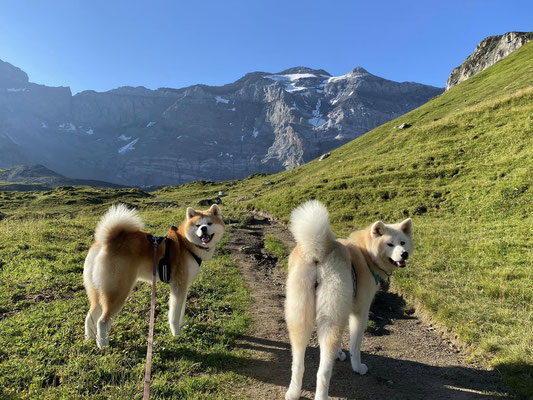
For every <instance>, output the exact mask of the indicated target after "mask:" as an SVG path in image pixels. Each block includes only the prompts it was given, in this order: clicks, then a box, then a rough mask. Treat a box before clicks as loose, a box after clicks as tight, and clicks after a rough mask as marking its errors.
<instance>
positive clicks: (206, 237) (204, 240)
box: [200, 233, 215, 243]
mask: <svg viewBox="0 0 533 400" xmlns="http://www.w3.org/2000/svg"><path fill="white" fill-rule="evenodd" d="M213 236H215V234H214V233H213V234H212V235H208V234H207V233H204V234H203V235H202V236H200V240H201V241H202V243H209V242H210V241H211V239H213Z"/></svg>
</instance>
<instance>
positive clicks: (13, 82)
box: [0, 60, 28, 88]
mask: <svg viewBox="0 0 533 400" xmlns="http://www.w3.org/2000/svg"><path fill="white" fill-rule="evenodd" d="M27 84H28V75H27V74H26V72H24V71H22V70H21V69H20V68H17V67H15V66H14V65H12V64H10V63H8V62H5V61H2V60H0V86H2V87H6V88H7V87H19V86H20V85H23V86H24V85H27Z"/></svg>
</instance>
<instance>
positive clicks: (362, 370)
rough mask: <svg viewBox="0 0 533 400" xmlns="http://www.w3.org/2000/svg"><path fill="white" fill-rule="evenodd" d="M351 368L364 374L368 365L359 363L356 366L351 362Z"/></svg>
mask: <svg viewBox="0 0 533 400" xmlns="http://www.w3.org/2000/svg"><path fill="white" fill-rule="evenodd" d="M352 369H353V370H354V371H355V372H357V373H358V374H359V375H364V374H366V373H367V372H368V367H367V366H366V364H360V365H359V366H357V365H354V364H353V363H352Z"/></svg>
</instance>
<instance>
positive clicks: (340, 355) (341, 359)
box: [335, 350, 346, 361]
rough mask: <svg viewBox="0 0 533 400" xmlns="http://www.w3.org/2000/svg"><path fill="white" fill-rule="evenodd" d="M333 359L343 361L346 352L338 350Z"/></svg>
mask: <svg viewBox="0 0 533 400" xmlns="http://www.w3.org/2000/svg"><path fill="white" fill-rule="evenodd" d="M335 360H339V361H344V360H346V353H345V352H344V351H342V350H339V352H338V353H337V357H335Z"/></svg>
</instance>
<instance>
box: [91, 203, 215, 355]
mask: <svg viewBox="0 0 533 400" xmlns="http://www.w3.org/2000/svg"><path fill="white" fill-rule="evenodd" d="M143 228H144V224H143V222H142V221H141V219H140V217H139V215H138V214H137V211H135V210H131V209H128V208H127V207H126V206H125V205H123V204H119V205H113V206H111V208H110V209H109V210H108V211H107V213H106V214H105V215H104V216H103V217H102V219H101V220H100V222H99V223H98V225H97V227H96V231H95V235H94V238H95V242H94V243H93V245H92V246H91V248H90V249H89V253H88V254H87V258H86V259H85V264H84V267H83V268H84V271H83V278H84V279H83V281H84V284H85V290H86V291H87V296H88V297H89V301H90V309H89V312H88V314H87V318H86V319H85V338H86V339H96V343H97V345H98V347H100V348H102V347H104V346H107V345H109V330H110V327H111V320H112V318H113V317H114V316H115V315H116V314H117V313H118V312H119V311H120V310H121V309H122V306H123V305H124V303H125V302H126V299H127V298H128V296H129V294H130V292H131V290H132V289H133V286H134V285H135V283H136V282H137V281H138V280H141V281H148V282H150V281H151V280H152V270H153V254H154V250H153V244H151V243H150V242H149V241H148V239H147V235H148V233H147V232H144V231H142V229H143ZM223 234H224V222H223V221H222V214H221V212H220V209H219V208H218V206H216V205H212V206H211V208H210V209H209V210H207V211H197V210H194V209H193V208H191V207H189V208H187V211H186V219H185V221H183V223H182V224H181V225H180V227H179V228H175V227H172V228H171V229H169V231H168V238H169V239H170V241H169V242H168V243H169V244H170V249H169V250H170V253H169V260H170V281H169V285H170V302H169V303H170V304H169V311H168V319H169V324H170V330H171V331H172V334H173V335H179V334H180V330H181V327H182V326H183V325H184V313H185V300H186V298H187V292H188V290H189V286H190V285H191V283H192V282H193V281H194V280H195V279H196V277H197V276H198V274H199V273H200V265H199V262H201V260H209V259H211V258H212V257H213V253H214V251H215V246H216V244H217V243H218V241H219V240H220V239H221V238H222V235H223ZM165 250H166V243H165V241H163V242H162V243H161V245H159V246H158V249H157V259H158V260H159V259H161V258H162V257H163V255H164V254H165ZM158 278H159V276H158Z"/></svg>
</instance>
